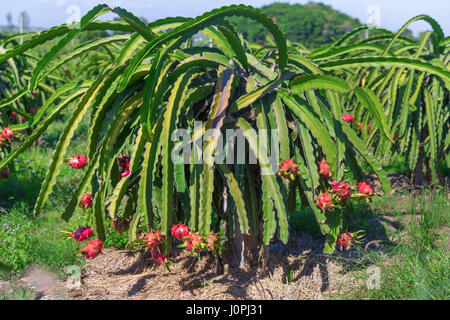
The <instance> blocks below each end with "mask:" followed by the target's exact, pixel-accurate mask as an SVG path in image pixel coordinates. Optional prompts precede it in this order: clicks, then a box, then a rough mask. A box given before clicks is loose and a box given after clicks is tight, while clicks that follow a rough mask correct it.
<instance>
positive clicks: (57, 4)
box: [0, 0, 450, 35]
mask: <svg viewBox="0 0 450 320" xmlns="http://www.w3.org/2000/svg"><path fill="white" fill-rule="evenodd" d="M0 2H1V4H0V8H1V10H0V25H6V24H7V23H6V14H7V13H8V12H11V14H12V16H13V22H14V24H15V25H17V24H18V17H19V13H20V12H21V11H24V10H25V11H27V12H28V14H29V15H30V17H31V25H32V26H39V27H45V28H48V27H51V26H55V25H60V24H63V23H66V22H67V21H68V19H70V18H71V17H75V16H76V15H77V9H76V7H78V8H79V11H80V13H81V15H84V14H85V13H86V12H87V11H88V10H89V9H91V8H92V7H93V6H95V5H96V4H99V3H106V4H108V5H110V6H121V7H123V8H126V9H127V10H129V11H131V12H133V13H134V14H135V15H137V16H139V17H141V16H143V17H145V18H146V19H147V20H149V21H152V20H155V19H159V18H163V17H167V16H188V17H194V16H197V15H200V14H202V13H203V12H205V11H209V10H212V9H214V8H217V7H221V6H224V5H230V4H241V3H242V4H247V5H251V6H254V7H261V6H263V5H266V4H270V3H272V2H274V1H270V0H241V1H232V0H228V1H227V0H103V1H101V0H100V1H99V0H0ZM278 2H290V3H302V4H304V3H306V2H308V0H290V1H282V0H281V1H278ZM314 2H323V3H326V4H329V5H331V6H332V7H333V8H335V9H337V10H339V11H341V12H344V13H347V14H348V15H350V16H353V17H356V18H358V19H359V20H360V21H361V22H362V23H365V22H367V19H368V18H369V17H375V16H376V13H375V11H370V10H373V8H374V6H376V7H375V10H378V9H379V20H378V21H379V22H380V24H381V26H382V27H383V28H387V29H390V30H393V31H395V30H398V29H399V28H400V27H401V26H402V24H403V23H404V22H406V21H407V20H408V19H409V18H411V17H414V16H416V15H418V14H421V13H425V14H428V15H430V16H432V17H433V18H435V19H436V20H437V21H438V22H439V23H440V25H441V27H442V29H443V30H444V33H445V34H446V35H448V34H449V33H450V21H449V18H448V17H449V13H450V1H449V0H425V1H424V0H322V1H314ZM74 6H76V7H74ZM377 8H378V9H377ZM368 10H369V11H370V12H369V13H368ZM112 17H114V16H113V15H112V14H111V15H105V16H104V18H102V19H105V18H109V19H112ZM410 29H411V30H413V32H414V34H416V35H417V34H418V32H420V31H423V30H428V29H429V27H428V24H426V23H425V22H416V23H414V24H413V25H411V27H410Z"/></svg>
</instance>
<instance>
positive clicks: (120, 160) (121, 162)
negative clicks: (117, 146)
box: [117, 154, 130, 169]
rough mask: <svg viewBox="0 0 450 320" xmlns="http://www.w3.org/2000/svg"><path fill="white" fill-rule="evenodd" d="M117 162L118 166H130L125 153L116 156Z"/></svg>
mask: <svg viewBox="0 0 450 320" xmlns="http://www.w3.org/2000/svg"><path fill="white" fill-rule="evenodd" d="M117 163H118V164H119V167H121V168H124V169H128V168H129V166H130V156H128V155H126V154H124V155H122V156H119V157H118V158H117Z"/></svg>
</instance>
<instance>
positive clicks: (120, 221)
mask: <svg viewBox="0 0 450 320" xmlns="http://www.w3.org/2000/svg"><path fill="white" fill-rule="evenodd" d="M111 225H112V226H113V228H114V230H116V231H117V232H119V233H124V232H126V231H127V230H128V228H129V226H130V222H129V221H127V220H126V219H125V218H123V217H115V218H114V219H112V220H111Z"/></svg>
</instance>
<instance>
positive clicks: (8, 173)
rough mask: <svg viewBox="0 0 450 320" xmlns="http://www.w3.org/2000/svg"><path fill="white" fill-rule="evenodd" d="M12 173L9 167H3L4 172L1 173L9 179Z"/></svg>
mask: <svg viewBox="0 0 450 320" xmlns="http://www.w3.org/2000/svg"><path fill="white" fill-rule="evenodd" d="M10 175H11V172H9V170H8V168H3V169H2V172H1V174H0V176H1V177H2V179H8V178H9V176H10Z"/></svg>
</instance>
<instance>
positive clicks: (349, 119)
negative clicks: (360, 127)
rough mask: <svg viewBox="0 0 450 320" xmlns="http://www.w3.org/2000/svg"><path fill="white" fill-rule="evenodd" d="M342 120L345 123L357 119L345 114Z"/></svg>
mask: <svg viewBox="0 0 450 320" xmlns="http://www.w3.org/2000/svg"><path fill="white" fill-rule="evenodd" d="M341 119H342V120H343V121H345V122H352V121H353V120H354V119H355V117H354V116H353V115H351V114H343V115H342V116H341Z"/></svg>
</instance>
